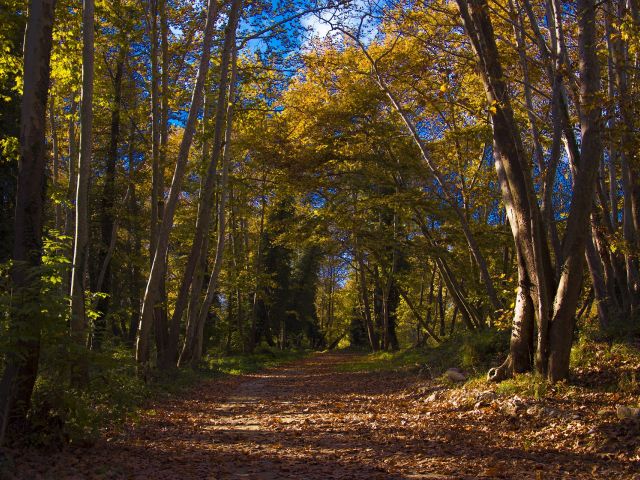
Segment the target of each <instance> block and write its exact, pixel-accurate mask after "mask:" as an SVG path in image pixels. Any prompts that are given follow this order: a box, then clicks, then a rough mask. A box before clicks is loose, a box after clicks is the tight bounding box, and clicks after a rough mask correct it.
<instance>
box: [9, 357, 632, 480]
mask: <svg viewBox="0 0 640 480" xmlns="http://www.w3.org/2000/svg"><path fill="white" fill-rule="evenodd" d="M352 360H353V356H350V355H345V354H317V355H314V356H312V357H310V358H307V359H305V360H302V361H299V362H296V363H295V364H292V365H289V366H288V367H284V368H279V369H275V370H272V371H267V372H263V373H260V374H255V375H250V376H245V377H241V378H239V379H231V380H229V379H227V380H224V381H223V380H217V381H211V382H206V383H204V384H202V385H200V386H199V387H198V388H196V389H194V390H192V391H190V392H189V393H188V394H185V395H183V396H182V397H179V398H175V399H173V400H171V401H166V402H163V403H160V404H158V405H155V406H154V408H153V410H149V411H148V412H147V413H146V414H144V415H143V418H142V419H141V420H140V421H139V422H138V423H137V424H135V425H129V426H128V427H127V428H126V430H125V432H124V433H121V434H119V435H117V436H114V437H107V438H105V439H104V440H103V441H101V442H100V443H99V444H97V445H95V446H93V447H91V448H84V449H82V448H75V449H67V450H65V451H64V452H63V453H61V454H57V455H55V456H51V457H46V456H42V455H40V454H37V453H35V452H11V454H12V455H13V456H14V460H15V464H16V466H17V469H18V470H17V472H16V474H15V476H14V478H21V479H22V478H29V479H33V480H35V479H40V478H51V479H82V478H95V479H150V478H153V479H203V478H208V479H242V478H248V479H265V480H268V479H309V480H313V479H448V478H451V479H472V478H473V479H476V478H514V479H515V478H517V479H535V480H538V479H548V478H567V479H569V478H571V479H582V478H584V479H586V478H610V479H614V478H615V479H638V478H640V476H639V475H638V474H637V473H635V472H639V471H640V451H639V440H638V425H637V423H634V422H621V421H620V420H618V419H617V418H616V417H615V407H614V405H615V398H614V397H615V395H614V394H604V393H603V394H591V395H590V396H588V397H586V396H585V397H584V398H583V397H579V396H575V395H574V396H573V397H571V398H569V397H566V396H565V397H563V396H562V395H557V396H553V395H551V396H549V397H548V398H545V400H538V401H535V400H533V399H523V398H519V397H517V396H513V397H508V398H505V397H500V396H498V395H496V394H495V393H494V392H492V391H491V390H483V391H474V390H460V389H458V390H451V389H449V388H447V387H443V386H442V385H439V384H438V383H436V382H435V381H424V380H419V379H418V378H417V377H416V376H415V375H413V374H409V373H406V372H405V373H395V372H386V373H375V372H373V373H372V372H357V373H342V372H340V373H339V372H336V366H337V365H338V364H340V363H343V362H349V361H352ZM612 402H613V403H612Z"/></svg>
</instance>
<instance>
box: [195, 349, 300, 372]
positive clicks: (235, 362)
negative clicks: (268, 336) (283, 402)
mask: <svg viewBox="0 0 640 480" xmlns="http://www.w3.org/2000/svg"><path fill="white" fill-rule="evenodd" d="M308 354H309V351H307V350H276V349H271V348H262V349H260V350H259V351H257V352H256V353H253V354H247V355H226V356H210V357H208V358H207V359H206V360H205V363H206V365H207V369H208V371H210V372H211V373H213V374H214V375H215V374H223V375H243V374H246V373H254V372H257V371H259V370H263V369H265V368H273V367H277V366H279V365H282V364H283V363H288V362H292V361H294V360H297V359H300V358H303V357H305V356H307V355H308Z"/></svg>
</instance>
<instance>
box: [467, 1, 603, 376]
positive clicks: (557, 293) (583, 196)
mask: <svg viewBox="0 0 640 480" xmlns="http://www.w3.org/2000/svg"><path fill="white" fill-rule="evenodd" d="M457 3H458V6H459V8H460V14H461V17H462V20H463V23H464V27H465V30H466V31H467V35H468V36H469V38H470V40H471V44H472V46H473V49H474V52H475V54H476V57H477V59H478V60H479V67H480V68H479V70H480V73H481V77H482V80H483V83H484V85H485V92H486V96H487V100H488V102H489V104H491V105H492V106H493V108H492V110H491V122H492V126H493V138H494V152H495V161H496V170H497V173H498V180H499V182H500V185H501V190H502V192H503V201H504V203H505V207H506V210H507V214H508V216H509V223H510V225H511V229H512V234H513V237H514V241H515V246H516V250H517V253H518V256H519V257H518V258H519V261H518V264H519V268H518V272H519V281H520V288H521V292H525V297H527V296H528V294H527V292H531V296H532V300H533V303H534V307H535V314H536V320H537V327H538V335H537V344H536V368H537V369H538V371H540V372H541V373H543V374H546V375H548V377H549V379H550V380H552V381H555V380H559V379H561V378H564V377H566V375H567V373H568V367H569V350H570V347H571V332H572V330H573V318H574V315H575V310H576V306H577V301H578V296H579V293H580V289H581V279H582V272H583V258H584V251H585V242H586V237H587V235H588V232H589V229H588V227H589V215H590V212H591V206H592V202H593V193H594V187H595V178H596V174H597V171H598V164H599V161H600V156H601V155H602V146H601V142H600V121H601V111H600V107H599V106H597V101H596V95H597V93H598V90H599V67H598V60H597V56H596V41H595V7H594V2H593V0H580V1H579V2H578V25H579V45H580V52H579V53H580V70H581V72H580V73H581V75H580V88H581V91H580V105H579V107H580V109H579V111H580V122H581V127H582V138H581V143H580V152H578V153H579V155H574V158H573V162H572V163H573V165H575V169H576V172H575V174H574V186H573V193H572V199H571V209H570V211H569V216H568V220H567V227H566V231H565V234H564V238H563V241H562V258H563V264H562V271H561V275H560V278H559V283H558V286H557V288H556V286H555V280H554V278H553V274H552V268H551V266H550V265H551V261H550V260H551V259H550V255H549V249H548V243H547V239H546V235H545V233H544V231H543V229H542V228H541V216H540V212H539V209H538V204H537V200H536V198H535V195H534V188H533V182H532V175H531V172H530V169H529V167H528V161H527V158H526V155H525V151H524V147H523V144H522V140H521V136H520V131H519V127H518V125H517V124H516V122H515V119H514V114H513V110H512V108H511V100H510V96H509V91H508V89H507V84H506V82H505V77H504V73H503V70H502V65H501V63H500V56H499V52H498V48H497V45H496V38H495V34H494V31H493V26H492V24H491V20H490V18H489V8H488V6H487V3H486V0H470V1H468V0H458V1H457ZM557 21H561V20H557ZM560 26H561V25H556V27H560ZM554 87H556V88H558V86H557V85H555V84H554ZM574 153H575V152H574ZM578 157H579V158H578ZM520 306H521V308H520V309H519V310H518V308H517V309H516V312H515V313H516V316H515V317H514V327H513V333H514V335H515V334H516V333H517V334H518V335H519V336H522V335H521V334H520V333H519V332H523V331H524V332H528V331H529V328H528V327H527V325H526V322H527V321H528V318H529V315H525V314H524V313H522V312H526V311H527V310H528V309H529V306H530V305H529V301H528V299H526V298H525V299H524V300H523V301H521V302H520ZM512 339H513V338H512ZM521 343H522V342H516V345H520V344H521ZM513 345H514V343H513V342H512V347H513ZM523 353H524V352H523V351H516V350H514V349H513V348H512V350H511V355H510V358H509V359H508V361H507V362H506V363H505V364H504V365H503V366H502V367H500V368H499V369H497V370H494V371H493V372H490V375H491V377H492V378H494V379H500V378H504V376H508V375H510V374H511V373H514V372H517V370H518V368H517V364H516V359H517V358H518V357H520V356H521V355H522V354H523ZM509 363H510V364H509Z"/></svg>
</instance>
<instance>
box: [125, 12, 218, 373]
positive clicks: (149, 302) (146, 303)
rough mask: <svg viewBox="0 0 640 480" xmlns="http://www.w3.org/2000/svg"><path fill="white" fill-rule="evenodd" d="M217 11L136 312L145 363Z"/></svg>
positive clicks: (208, 27) (210, 15)
mask: <svg viewBox="0 0 640 480" xmlns="http://www.w3.org/2000/svg"><path fill="white" fill-rule="evenodd" d="M217 14H218V3H217V1H216V0H209V4H208V8H207V21H206V24H205V28H204V33H203V40H202V54H201V56H200V63H199V66H198V74H197V75H196V82H195V85H194V87H193V93H192V97H191V104H190V107H189V114H188V116H187V120H186V122H185V127H184V133H183V135H182V141H181V142H180V149H179V152H178V158H177V159H176V166H175V170H174V173H173V179H172V181H171V187H170V189H169V195H168V198H167V202H166V205H165V208H164V215H163V217H162V222H161V224H160V227H159V228H158V230H157V232H156V238H155V241H156V248H155V252H153V263H152V265H151V271H150V272H149V277H148V279H147V287H146V290H145V294H144V300H143V302H142V311H141V313H140V322H139V325H138V336H137V341H136V360H137V362H138V363H141V364H144V365H146V364H147V363H148V361H149V336H150V333H151V327H152V325H153V315H154V310H155V308H156V306H157V303H158V302H159V301H161V285H162V279H163V278H164V274H165V271H166V258H167V249H168V245H169V234H170V233H171V228H172V227H173V219H174V216H175V212H176V208H177V206H178V199H179V196H180V192H181V191H182V182H183V180H184V174H185V171H186V167H187V160H188V158H189V151H190V150H191V143H192V141H193V135H194V133H195V128H196V123H197V121H198V115H199V113H200V108H201V107H202V99H203V95H204V83H205V79H206V77H207V72H208V71H209V61H210V59H211V47H212V42H213V30H214V25H215V21H216V18H217Z"/></svg>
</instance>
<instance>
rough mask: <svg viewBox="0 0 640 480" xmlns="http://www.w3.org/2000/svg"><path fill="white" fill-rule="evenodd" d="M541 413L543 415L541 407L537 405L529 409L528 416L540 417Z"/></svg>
mask: <svg viewBox="0 0 640 480" xmlns="http://www.w3.org/2000/svg"><path fill="white" fill-rule="evenodd" d="M541 413H542V412H541V409H540V407H537V406H536V405H534V406H532V407H529V408H527V415H530V416H532V417H537V416H538V415H540V414H541Z"/></svg>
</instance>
